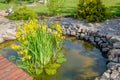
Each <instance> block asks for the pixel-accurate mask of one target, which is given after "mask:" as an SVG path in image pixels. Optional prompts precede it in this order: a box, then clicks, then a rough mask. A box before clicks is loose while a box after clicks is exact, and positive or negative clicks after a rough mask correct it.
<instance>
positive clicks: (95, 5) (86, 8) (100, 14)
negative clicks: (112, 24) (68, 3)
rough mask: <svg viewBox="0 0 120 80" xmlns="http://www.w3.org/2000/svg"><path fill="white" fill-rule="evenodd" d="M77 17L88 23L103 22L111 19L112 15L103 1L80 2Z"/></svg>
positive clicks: (83, 0)
mask: <svg viewBox="0 0 120 80" xmlns="http://www.w3.org/2000/svg"><path fill="white" fill-rule="evenodd" d="M75 17H76V18H78V19H80V20H82V19H86V21H87V22H101V21H103V20H106V19H108V18H110V13H109V14H108V11H107V8H106V7H105V6H104V5H103V4H102V2H101V0H79V3H78V8H77V11H76V13H75Z"/></svg>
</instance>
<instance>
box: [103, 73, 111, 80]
mask: <svg viewBox="0 0 120 80" xmlns="http://www.w3.org/2000/svg"><path fill="white" fill-rule="evenodd" d="M102 77H104V78H106V79H109V78H110V74H109V73H107V72H104V73H103V75H102Z"/></svg>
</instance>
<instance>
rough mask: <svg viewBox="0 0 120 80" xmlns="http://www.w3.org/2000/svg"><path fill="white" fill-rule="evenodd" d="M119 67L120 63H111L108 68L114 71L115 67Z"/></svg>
mask: <svg viewBox="0 0 120 80" xmlns="http://www.w3.org/2000/svg"><path fill="white" fill-rule="evenodd" d="M119 65H120V63H115V62H109V63H108V64H107V68H111V69H112V67H113V66H119Z"/></svg>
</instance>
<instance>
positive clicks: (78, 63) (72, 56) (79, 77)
mask: <svg viewBox="0 0 120 80" xmlns="http://www.w3.org/2000/svg"><path fill="white" fill-rule="evenodd" d="M13 43H15V41H6V42H5V43H2V44H0V55H3V56H5V57H6V58H8V59H9V58H10V56H13V55H14V56H16V57H17V56H18V55H17V53H16V52H15V51H14V50H12V49H11V48H10V45H11V44H13ZM62 51H63V53H64V54H65V57H66V59H67V61H66V62H64V63H63V64H62V65H61V67H60V68H59V69H58V71H57V73H56V74H55V75H53V76H48V75H44V74H43V75H41V76H40V77H39V78H38V79H37V80H93V79H94V78H95V77H98V76H100V75H101V74H102V73H103V72H104V71H105V70H106V59H105V58H104V57H103V56H102V55H101V52H100V50H99V49H97V48H95V47H93V46H92V45H91V44H89V43H87V42H85V41H81V40H76V39H75V38H67V39H66V40H64V41H63V50H62ZM13 62H14V61H13Z"/></svg>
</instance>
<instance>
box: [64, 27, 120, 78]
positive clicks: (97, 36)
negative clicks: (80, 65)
mask: <svg viewBox="0 0 120 80" xmlns="http://www.w3.org/2000/svg"><path fill="white" fill-rule="evenodd" d="M62 28H63V35H67V36H74V37H76V38H77V39H78V40H81V39H82V40H85V41H88V42H90V43H91V44H92V45H94V46H95V47H97V48H99V49H100V51H101V52H102V55H103V56H104V57H105V58H107V62H106V64H107V70H106V71H105V72H104V73H103V75H102V76H101V77H100V78H96V79H95V80H120V41H119V40H118V39H116V38H114V37H112V36H111V35H106V34H101V33H100V32H99V31H91V30H89V29H83V28H82V27H80V26H77V25H76V26H73V27H72V26H71V27H70V26H62ZM113 43H114V44H113Z"/></svg>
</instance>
